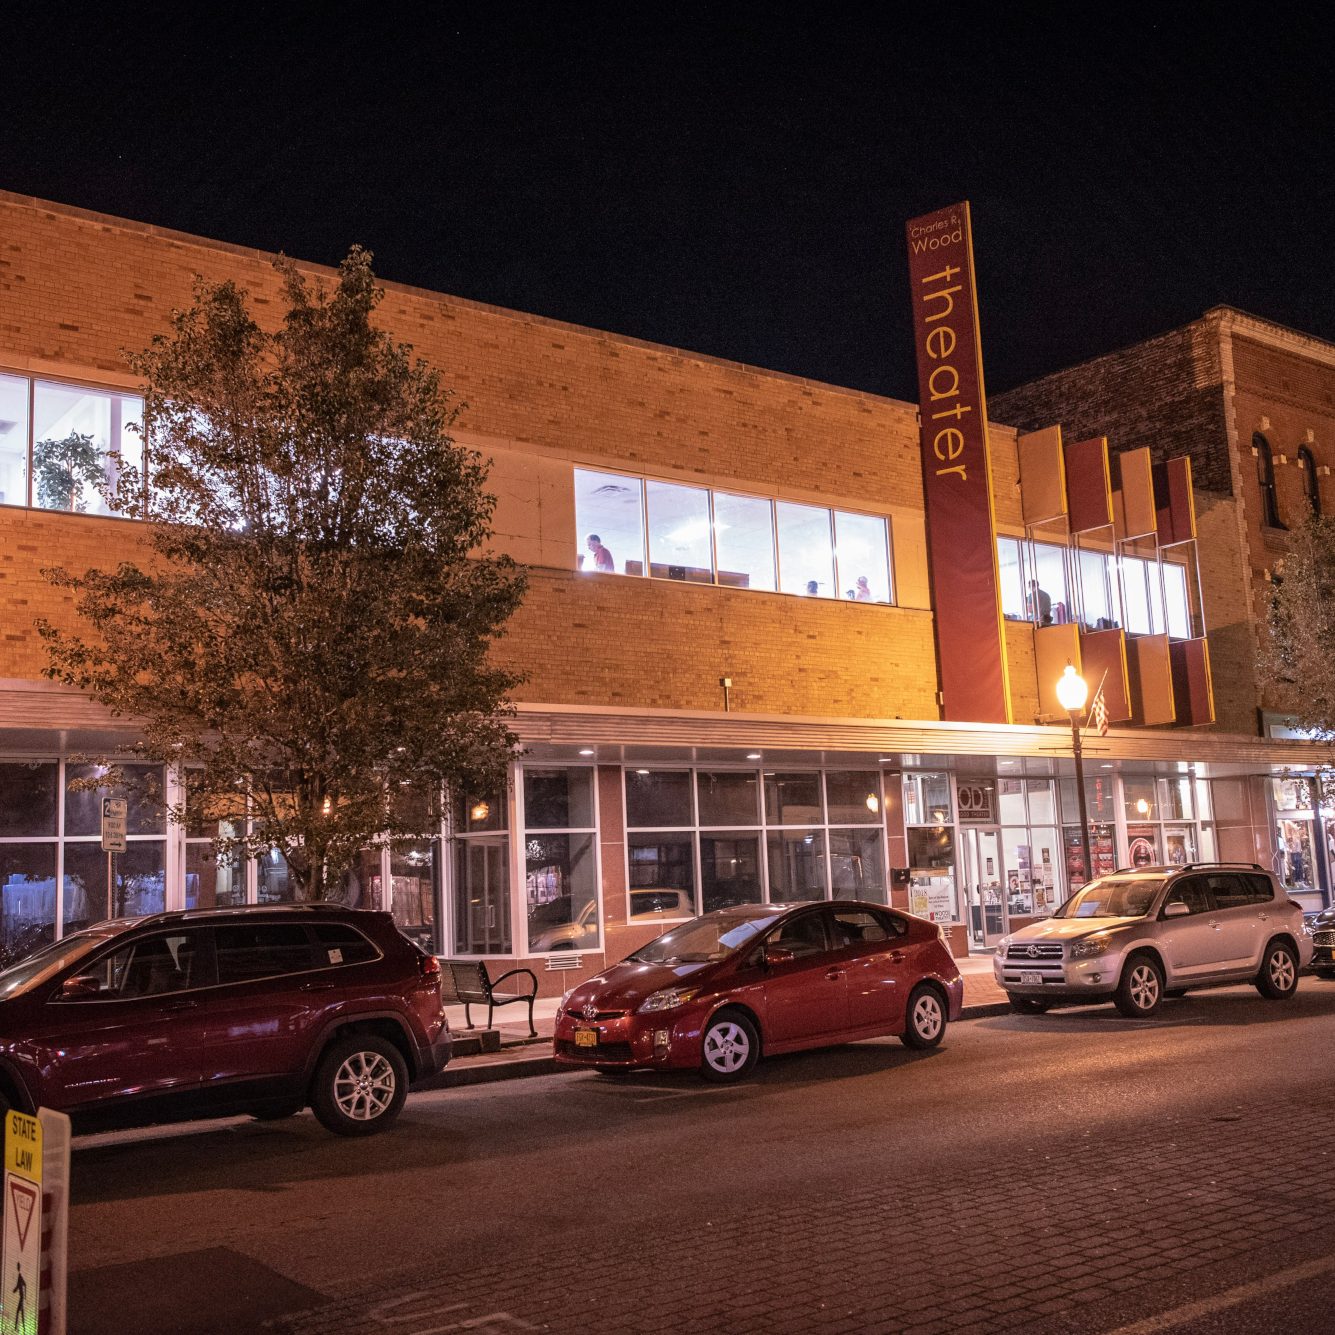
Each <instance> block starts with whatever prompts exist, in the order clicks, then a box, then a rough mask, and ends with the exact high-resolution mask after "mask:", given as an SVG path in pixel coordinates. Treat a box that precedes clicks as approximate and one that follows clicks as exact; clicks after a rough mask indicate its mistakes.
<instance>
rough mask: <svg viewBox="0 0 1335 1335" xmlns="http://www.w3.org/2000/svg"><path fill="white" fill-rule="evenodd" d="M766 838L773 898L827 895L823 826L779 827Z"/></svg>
mask: <svg viewBox="0 0 1335 1335" xmlns="http://www.w3.org/2000/svg"><path fill="white" fill-rule="evenodd" d="M766 842H767V845H768V852H769V864H768V865H769V897H770V899H771V901H772V902H774V903H776V904H791V903H796V902H797V901H800V900H804V899H824V898H825V897H826V896H825V832H824V831H823V830H776V831H773V832H771V833H770V835H769V837H768V839H767V841H766Z"/></svg>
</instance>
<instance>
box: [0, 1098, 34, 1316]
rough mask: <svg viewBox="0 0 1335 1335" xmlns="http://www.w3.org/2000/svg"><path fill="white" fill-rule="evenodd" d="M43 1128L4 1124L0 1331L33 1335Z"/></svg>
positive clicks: (16, 1120)
mask: <svg viewBox="0 0 1335 1335" xmlns="http://www.w3.org/2000/svg"><path fill="white" fill-rule="evenodd" d="M42 1168H43V1163H42V1124H41V1122H39V1121H38V1120H37V1118H35V1117H28V1116H27V1115H26V1114H24V1113H20V1112H11V1113H10V1114H9V1115H8V1117H6V1118H5V1231H4V1247H3V1256H2V1257H0V1297H3V1299H4V1307H3V1311H4V1322H3V1329H4V1330H5V1331H6V1332H8V1331H14V1332H15V1335H37V1312H38V1306H39V1304H40V1301H41V1288H42Z"/></svg>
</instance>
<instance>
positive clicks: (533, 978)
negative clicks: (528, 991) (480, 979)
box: [491, 969, 538, 997]
mask: <svg viewBox="0 0 1335 1335" xmlns="http://www.w3.org/2000/svg"><path fill="white" fill-rule="evenodd" d="M521 973H526V974H528V981H529V982H530V983H531V984H532V985H533V995H534V996H535V997H536V996H537V995H538V975H537V974H535V973H534V972H533V970H532V969H511V970H510V972H509V973H503V974H501V976H500V977H499V978H493V979H492V982H491V986H492V990H493V991H495V989H496V988H497V987H498V986H499V985H500V984H501V983H503V982H505V980H506V979H507V978H516V977H518V976H519V975H520V974H521Z"/></svg>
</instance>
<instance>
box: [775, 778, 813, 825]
mask: <svg viewBox="0 0 1335 1335" xmlns="http://www.w3.org/2000/svg"><path fill="white" fill-rule="evenodd" d="M820 789H821V783H820V775H819V774H811V773H806V774H802V773H797V774H779V773H775V774H766V775H765V822H766V824H768V825H823V824H824V823H825V808H824V804H823V803H822V801H821V791H820Z"/></svg>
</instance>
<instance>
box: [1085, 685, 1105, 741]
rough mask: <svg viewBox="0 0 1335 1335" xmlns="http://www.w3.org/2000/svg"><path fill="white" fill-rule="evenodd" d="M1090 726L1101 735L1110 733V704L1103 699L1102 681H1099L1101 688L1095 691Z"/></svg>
mask: <svg viewBox="0 0 1335 1335" xmlns="http://www.w3.org/2000/svg"><path fill="white" fill-rule="evenodd" d="M1089 726H1090V727H1091V728H1093V729H1094V731H1095V732H1097V733H1098V735H1099V736H1100V737H1106V736H1107V735H1108V706H1107V703H1106V702H1105V701H1104V699H1103V683H1102V682H1099V689H1098V690H1097V691H1095V692H1094V703H1093V704H1091V705H1090V707H1089Z"/></svg>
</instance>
